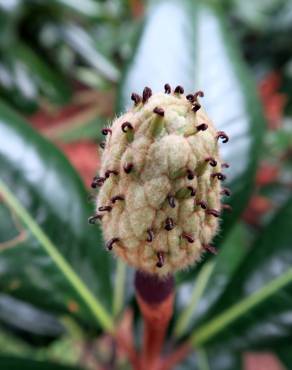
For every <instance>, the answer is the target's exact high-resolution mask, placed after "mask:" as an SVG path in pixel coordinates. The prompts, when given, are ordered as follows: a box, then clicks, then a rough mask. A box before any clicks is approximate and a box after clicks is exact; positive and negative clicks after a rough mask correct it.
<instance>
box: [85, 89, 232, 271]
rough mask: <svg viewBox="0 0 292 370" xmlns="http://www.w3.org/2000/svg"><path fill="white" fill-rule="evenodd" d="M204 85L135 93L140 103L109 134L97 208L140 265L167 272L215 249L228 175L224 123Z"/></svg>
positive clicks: (116, 243) (106, 228) (110, 235)
mask: <svg viewBox="0 0 292 370" xmlns="http://www.w3.org/2000/svg"><path fill="white" fill-rule="evenodd" d="M198 97H203V93H202V92H200V91H199V92H197V93H195V94H190V95H187V96H186V95H184V93H183V88H182V87H181V86H177V87H176V88H175V90H174V91H173V92H172V91H171V89H170V86H169V85H168V84H166V85H165V93H157V94H154V95H152V92H151V89H149V88H147V87H146V88H145V89H144V91H143V95H142V96H141V97H140V96H139V95H137V94H132V100H133V101H134V105H133V107H132V108H131V109H130V110H129V111H128V112H126V113H125V114H123V115H121V116H120V117H118V118H117V119H116V120H115V121H114V122H113V124H112V126H111V127H109V128H105V129H103V133H104V134H105V135H106V140H105V142H103V143H102V145H101V147H102V148H103V152H102V156H101V169H100V175H99V176H97V177H95V178H94V180H93V183H92V186H93V187H99V188H100V190H99V193H98V197H97V213H96V214H95V215H94V216H93V217H91V219H90V222H91V223H94V222H95V221H96V220H100V221H101V224H102V229H103V233H104V237H105V240H106V241H107V244H106V245H107V248H108V249H109V250H112V251H113V252H114V253H115V254H116V255H117V256H119V257H121V258H122V259H123V260H124V261H126V262H127V263H129V264H130V265H132V266H134V267H135V268H136V269H139V270H142V271H146V272H148V273H155V274H158V275H159V276H166V275H167V274H169V273H172V272H174V271H177V270H180V269H184V268H186V267H188V266H190V265H192V264H193V263H194V262H195V261H198V260H199V259H200V256H201V255H202V252H203V251H206V250H208V251H211V252H215V251H216V250H215V247H213V246H211V245H210V242H211V240H212V238H213V237H214V235H215V234H216V232H217V231H218V227H219V215H220V212H221V208H222V206H221V196H222V194H225V195H229V190H228V189H222V187H221V181H222V180H224V179H225V175H223V173H222V167H224V166H225V165H222V163H221V159H220V155H219V145H218V140H219V139H222V141H223V142H227V141H228V136H227V135H226V134H225V133H224V132H221V131H219V132H218V131H217V130H216V129H215V127H214V125H213V123H212V122H211V121H210V119H209V118H208V116H207V115H206V113H205V112H204V110H203V108H201V105H200V103H199V102H198Z"/></svg>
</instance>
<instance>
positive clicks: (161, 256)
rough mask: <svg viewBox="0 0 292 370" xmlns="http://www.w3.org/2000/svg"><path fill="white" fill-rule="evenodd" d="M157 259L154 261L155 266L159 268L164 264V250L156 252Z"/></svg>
mask: <svg viewBox="0 0 292 370" xmlns="http://www.w3.org/2000/svg"><path fill="white" fill-rule="evenodd" d="M157 259H158V262H157V263H156V266H157V267H159V268H161V267H163V265H164V252H157Z"/></svg>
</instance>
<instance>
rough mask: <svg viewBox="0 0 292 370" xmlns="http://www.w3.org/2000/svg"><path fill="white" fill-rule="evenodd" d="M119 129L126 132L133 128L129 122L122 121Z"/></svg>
mask: <svg viewBox="0 0 292 370" xmlns="http://www.w3.org/2000/svg"><path fill="white" fill-rule="evenodd" d="M121 129H122V131H123V132H127V131H128V130H133V126H132V124H131V123H130V122H124V123H122V126H121Z"/></svg>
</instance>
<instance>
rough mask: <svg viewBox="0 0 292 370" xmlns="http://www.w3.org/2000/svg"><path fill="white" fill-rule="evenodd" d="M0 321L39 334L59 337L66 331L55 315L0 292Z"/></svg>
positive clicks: (20, 329) (14, 327)
mask: <svg viewBox="0 0 292 370" xmlns="http://www.w3.org/2000/svg"><path fill="white" fill-rule="evenodd" d="M14 284H16V281H15V282H14ZM0 322H1V323H4V324H5V325H6V326H7V325H8V326H9V327H11V328H13V329H16V330H17V331H21V332H28V333H31V334H34V335H38V336H46V337H57V336H59V335H61V334H63V333H64V327H63V326H62V325H61V324H60V323H59V322H58V321H57V319H56V318H55V317H54V316H52V315H50V314H48V313H47V312H45V311H43V310H40V309H37V308H36V307H34V306H32V305H31V304H29V303H25V302H22V301H20V300H18V299H16V298H13V297H11V296H9V295H7V294H0Z"/></svg>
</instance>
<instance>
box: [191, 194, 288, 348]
mask: <svg viewBox="0 0 292 370" xmlns="http://www.w3.org/2000/svg"><path fill="white" fill-rule="evenodd" d="M291 219H292V198H290V200H289V201H288V202H287V203H286V204H285V206H284V207H283V208H281V209H280V210H279V212H278V213H277V214H276V216H275V217H274V219H273V220H272V221H271V223H270V224H269V225H268V226H267V227H266V228H265V229H264V230H262V231H261V234H260V237H259V238H258V240H256V242H255V243H254V245H253V246H252V248H251V249H250V251H249V253H248V254H247V256H246V258H244V260H243V261H242V263H241V265H240V266H239V268H238V269H237V270H236V272H235V274H234V276H233V279H232V281H231V282H230V284H229V286H228V287H227V288H226V290H225V292H224V294H223V295H222V297H221V299H220V301H219V302H218V304H217V305H216V307H215V308H214V309H213V312H212V314H210V316H209V321H207V322H205V323H203V324H201V326H200V327H198V328H196V329H195V331H194V333H193V335H192V342H193V344H194V345H195V346H197V345H201V344H206V343H211V342H218V341H222V338H224V343H225V345H226V346H229V347H235V348H250V347H267V346H269V347H270V346H272V345H273V344H276V343H279V341H285V340H286V341H287V339H288V338H291V328H292V321H291V312H290V311H291V294H292V268H291V264H292V253H291V244H292V234H291Z"/></svg>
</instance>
